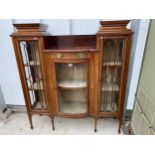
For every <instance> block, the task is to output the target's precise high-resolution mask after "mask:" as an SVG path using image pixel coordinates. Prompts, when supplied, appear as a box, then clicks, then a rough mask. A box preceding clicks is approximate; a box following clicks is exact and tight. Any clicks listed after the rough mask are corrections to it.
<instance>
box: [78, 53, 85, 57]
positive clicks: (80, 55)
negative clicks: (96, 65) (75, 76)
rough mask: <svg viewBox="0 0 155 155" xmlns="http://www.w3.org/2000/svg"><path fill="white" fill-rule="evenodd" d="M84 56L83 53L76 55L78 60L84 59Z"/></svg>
mask: <svg viewBox="0 0 155 155" xmlns="http://www.w3.org/2000/svg"><path fill="white" fill-rule="evenodd" d="M85 56H86V55H85V54H84V53H77V57H78V58H85Z"/></svg>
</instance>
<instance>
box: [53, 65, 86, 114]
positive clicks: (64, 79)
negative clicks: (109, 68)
mask: <svg viewBox="0 0 155 155" xmlns="http://www.w3.org/2000/svg"><path fill="white" fill-rule="evenodd" d="M55 68H56V85H57V94H58V108H59V112H61V113H66V114H83V113H87V105H88V95H87V93H88V63H87V62H83V63H56V64H55Z"/></svg>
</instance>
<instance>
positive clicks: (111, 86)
mask: <svg viewBox="0 0 155 155" xmlns="http://www.w3.org/2000/svg"><path fill="white" fill-rule="evenodd" d="M101 90H102V91H119V86H118V85H117V84H108V85H107V86H105V85H104V86H102V88H101Z"/></svg>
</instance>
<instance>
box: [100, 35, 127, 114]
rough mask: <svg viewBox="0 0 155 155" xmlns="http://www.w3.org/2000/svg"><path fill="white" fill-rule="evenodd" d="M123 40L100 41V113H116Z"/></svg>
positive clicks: (123, 48) (122, 58)
mask: <svg viewBox="0 0 155 155" xmlns="http://www.w3.org/2000/svg"><path fill="white" fill-rule="evenodd" d="M124 50H125V40H124V39H122V38H115V39H103V40H102V69H101V90H100V91H101V93H100V94H101V100H100V111H101V112H118V108H119V96H120V95H119V93H120V87H121V73H122V66H123V60H124V53H125V52H124Z"/></svg>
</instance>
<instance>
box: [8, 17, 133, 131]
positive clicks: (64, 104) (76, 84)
mask: <svg viewBox="0 0 155 155" xmlns="http://www.w3.org/2000/svg"><path fill="white" fill-rule="evenodd" d="M100 23H101V27H100V29H99V31H98V32H97V34H96V35H68V36H67V35H66V36H52V35H50V34H49V33H47V32H46V30H47V27H48V26H47V25H43V24H14V27H15V29H16V30H15V32H14V33H13V34H12V35H11V37H12V41H13V45H14V50H15V55H16V60H17V64H18V69H19V74H20V79H21V83H22V88H23V93H24V97H25V102H26V108H27V113H28V117H29V120H30V124H31V128H32V129H33V124H32V115H33V114H39V115H48V116H49V117H50V118H51V121H52V127H53V130H54V129H55V127H54V117H55V116H62V117H65V118H85V117H93V118H94V130H95V131H97V120H98V119H99V118H102V117H113V118H118V120H119V128H118V132H119V133H120V127H121V123H122V117H123V110H124V101H125V92H126V84H127V77H128V65H129V58H130V47H131V37H132V31H131V30H129V29H127V28H126V26H127V24H128V23H129V21H128V20H124V21H101V22H100Z"/></svg>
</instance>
